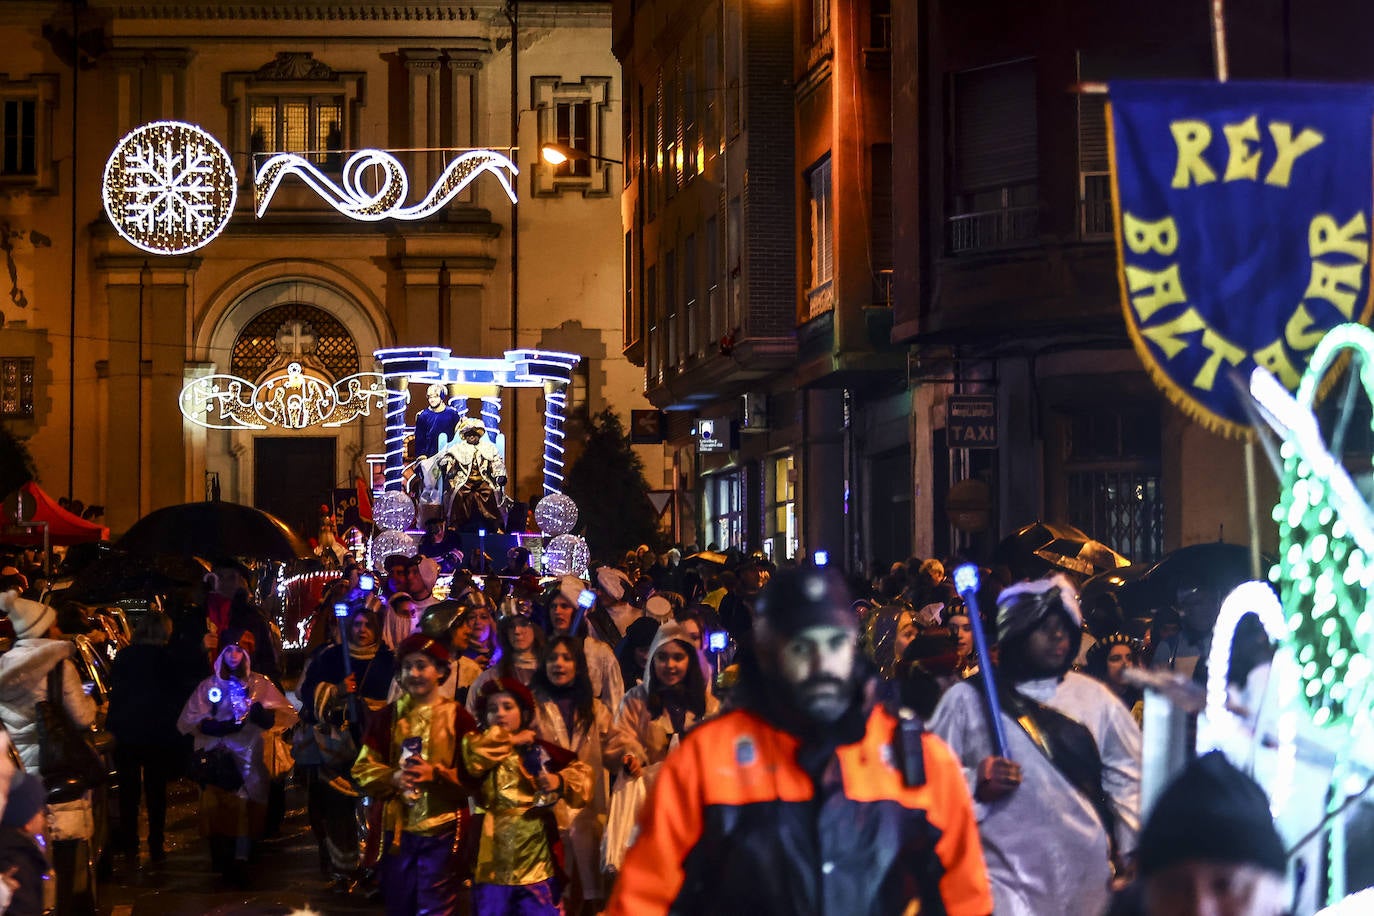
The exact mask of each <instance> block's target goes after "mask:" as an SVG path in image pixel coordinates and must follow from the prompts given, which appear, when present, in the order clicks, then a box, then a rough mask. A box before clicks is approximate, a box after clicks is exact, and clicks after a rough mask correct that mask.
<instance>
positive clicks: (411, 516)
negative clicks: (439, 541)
mask: <svg viewBox="0 0 1374 916" xmlns="http://www.w3.org/2000/svg"><path fill="white" fill-rule="evenodd" d="M372 521H374V522H375V523H376V524H377V527H378V528H381V529H382V530H383V531H404V530H406V529H407V528H409V527H410V523H411V522H413V521H415V500H413V499H411V498H410V496H409V495H408V494H406V493H404V492H402V491H400V490H387V491H385V492H383V493H382V495H381V496H378V497H377V498H376V499H375V500H373V502H372Z"/></svg>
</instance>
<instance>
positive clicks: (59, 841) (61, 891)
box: [0, 589, 96, 914]
mask: <svg viewBox="0 0 1374 916" xmlns="http://www.w3.org/2000/svg"><path fill="white" fill-rule="evenodd" d="M0 610H3V611H4V612H5V613H6V614H7V615H8V616H9V620H10V625H11V626H13V627H14V646H13V648H11V649H10V650H9V651H8V652H6V653H5V654H4V655H0V720H3V722H4V726H5V729H6V730H7V731H8V732H9V735H10V740H11V741H13V742H14V748H15V750H16V751H18V753H19V759H20V761H21V762H22V763H23V764H24V770H25V772H28V773H34V774H37V775H38V776H40V777H41V776H42V775H43V773H42V769H41V768H40V766H39V759H40V752H39V747H38V739H39V734H38V722H37V720H38V711H37V707H38V704H39V703H40V702H43V701H46V700H47V699H48V674H49V672H51V671H53V670H54V669H56V668H60V670H61V678H60V680H61V696H60V697H59V698H58V699H59V700H60V701H61V703H62V707H63V709H64V710H65V711H66V714H67V716H68V717H69V718H70V719H71V721H72V723H73V724H74V725H75V726H76V727H77V728H78V729H87V728H90V727H91V726H93V725H94V724H95V717H96V704H95V701H94V700H92V699H91V698H90V697H89V696H87V695H86V691H85V690H84V689H83V688H82V685H81V675H80V674H78V673H77V670H76V664H75V662H73V661H72V655H73V653H74V651H75V646H74V645H73V644H72V643H70V642H68V641H67V640H65V639H63V638H62V631H61V630H60V629H59V628H58V627H57V623H56V621H57V612H56V611H55V610H54V609H53V608H51V607H49V606H48V605H46V604H41V603H39V602H37V601H31V600H29V599H27V598H21V597H20V596H19V592H18V590H17V589H10V590H8V591H5V592H3V593H0ZM49 814H50V818H49V826H48V830H47V831H46V836H47V839H48V840H49V841H50V842H51V843H52V851H53V867H54V870H55V871H56V872H57V899H58V909H59V911H60V912H62V913H64V914H66V913H71V914H82V913H94V912H95V898H94V889H93V888H92V887H91V886H90V881H89V877H88V876H89V874H90V869H89V868H88V867H87V863H88V862H89V860H90V855H91V838H92V837H93V836H94V835H95V821H94V818H93V816H92V811H91V797H90V793H89V792H87V793H86V794H85V795H83V796H82V797H81V798H78V799H75V800H73V801H65V802H59V803H55V804H52V805H50V806H49Z"/></svg>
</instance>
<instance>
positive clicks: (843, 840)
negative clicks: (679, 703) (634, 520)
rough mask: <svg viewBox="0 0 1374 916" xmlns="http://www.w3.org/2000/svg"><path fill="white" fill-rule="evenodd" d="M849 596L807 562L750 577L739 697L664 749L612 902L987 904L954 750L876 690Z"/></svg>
mask: <svg viewBox="0 0 1374 916" xmlns="http://www.w3.org/2000/svg"><path fill="white" fill-rule="evenodd" d="M850 604H851V598H850V596H849V593H848V590H847V589H846V588H845V586H844V583H843V581H842V580H840V579H839V577H838V576H835V575H834V574H833V573H830V572H828V571H826V570H822V569H815V568H801V569H789V570H783V571H780V572H779V573H778V574H777V575H775V576H773V577H772V580H771V581H770V582H769V583H768V585H767V586H766V587H764V589H763V590H762V591H761V592H760V593H759V595H758V600H757V603H756V604H755V606H754V618H753V620H752V623H751V630H750V635H751V636H752V641H751V642H752V650H751V651H749V652H746V653H744V654H743V656H742V657H741V660H740V676H739V680H738V682H737V685H736V687H735V690H734V693H733V697H734V699H735V701H736V702H737V704H738V706H737V708H735V709H732V710H731V711H730V712H727V713H725V714H724V715H722V716H720V717H719V718H716V719H714V720H712V721H709V722H706V723H704V724H702V725H701V726H699V727H698V728H696V729H695V730H694V731H692V733H691V734H689V735H688V736H687V737H686V739H685V740H684V741H683V743H682V746H681V748H680V749H679V750H677V751H675V752H674V753H672V754H669V755H668V756H667V759H666V760H664V762H663V765H662V768H661V769H660V771H659V775H658V780H657V782H656V784H655V785H654V787H653V789H652V790H651V792H650V795H649V799H648V802H647V804H646V805H645V808H644V811H643V812H642V814H641V816H640V819H639V835H638V837H637V838H636V840H635V842H634V844H633V845H631V846H630V848H629V851H628V852H627V853H626V857H625V863H624V866H623V868H622V870H621V873H620V878H619V880H618V882H617V884H616V888H615V891H614V893H613V894H612V897H611V902H610V906H609V908H608V909H607V913H608V914H609V916H632V914H633V916H644V914H654V916H657V914H663V913H669V912H672V913H681V914H708V913H722V912H731V913H749V914H751V916H783V914H796V913H807V914H826V916H841V914H843V916H886V914H892V913H914V912H918V911H919V912H921V913H946V914H950V916H987V914H988V913H990V912H992V896H991V894H990V892H989V889H988V881H987V872H986V870H985V868H984V866H983V859H982V852H981V849H980V847H979V845H978V831H977V825H976V823H975V821H974V819H973V806H972V802H971V800H970V799H969V795H968V790H967V788H965V786H964V781H963V777H962V774H961V772H960V770H959V766H958V763H957V761H956V760H955V759H954V756H953V755H952V754H951V753H950V751H949V749H948V748H947V747H945V745H944V744H943V743H942V742H941V741H940V740H939V739H937V738H935V737H934V736H933V735H929V734H924V733H923V732H922V731H921V729H920V728H919V727H914V728H909V727H906V726H903V727H901V728H900V729H899V717H898V715H897V713H896V712H895V711H894V710H892V709H889V708H888V707H887V706H884V705H881V704H877V703H876V702H875V701H874V700H873V699H872V697H873V695H874V693H875V691H876V688H877V681H876V672H874V671H873V670H872V668H871V666H870V664H869V663H868V662H867V660H866V658H865V657H864V655H863V654H862V653H861V651H860V649H859V621H858V619H857V618H856V617H855V615H854V614H853V612H852V611H851V610H850ZM670 626H671V625H670ZM665 629H668V628H667V627H665ZM632 694H633V691H632V692H631V695H632ZM629 703H630V696H629V695H627V696H626V698H625V705H626V706H628V705H629ZM912 725H918V723H914V722H912Z"/></svg>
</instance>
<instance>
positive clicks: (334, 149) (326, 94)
mask: <svg viewBox="0 0 1374 916" xmlns="http://www.w3.org/2000/svg"><path fill="white" fill-rule="evenodd" d="M224 87H225V89H224V92H225V97H224V101H225V104H226V105H227V106H228V107H229V112H230V118H229V124H230V129H231V130H232V131H233V132H234V136H233V138H232V142H231V143H229V144H228V145H229V148H230V149H233V150H247V151H248V152H249V153H251V154H253V155H254V156H257V155H260V154H263V153H281V152H292V153H309V154H310V158H311V159H312V160H313V161H314V162H316V163H318V164H319V165H320V166H321V167H323V168H325V169H327V170H337V169H339V168H341V167H342V165H343V156H342V155H341V153H342V151H344V150H349V149H356V148H357V147H358V145H359V144H358V137H357V133H358V109H359V108H360V107H361V105H362V99H363V74H362V73H344V72H340V71H337V70H335V69H334V68H332V67H330V66H329V65H328V64H326V63H324V62H323V61H319V60H316V59H315V57H314V55H313V54H311V53H310V52H308V51H283V52H281V53H279V54H277V56H276V57H275V58H273V59H272V60H271V61H269V62H268V63H266V64H263V65H262V66H261V67H259V68H258V69H257V70H254V71H252V72H243V73H228V74H226V75H225V80H224ZM237 158H238V157H236V159H237ZM234 166H235V168H237V169H238V170H239V174H240V175H241V176H243V179H244V181H245V183H248V184H251V183H252V181H253V176H254V174H256V172H255V169H256V163H255V162H253V161H251V159H250V160H249V161H236V162H235V163H234Z"/></svg>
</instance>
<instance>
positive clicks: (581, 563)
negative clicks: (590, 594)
mask: <svg viewBox="0 0 1374 916" xmlns="http://www.w3.org/2000/svg"><path fill="white" fill-rule="evenodd" d="M590 559H591V551H590V550H589V549H588V548H587V542H586V541H584V540H583V539H582V538H580V537H578V536H577V535H575V534H560V535H558V537H556V538H554V539H553V540H551V541H549V543H548V544H547V545H546V546H545V547H544V555H543V561H544V572H545V573H546V574H547V575H550V576H580V575H582V573H584V572H585V571H586V569H587V562H588V561H589V560H590Z"/></svg>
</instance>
